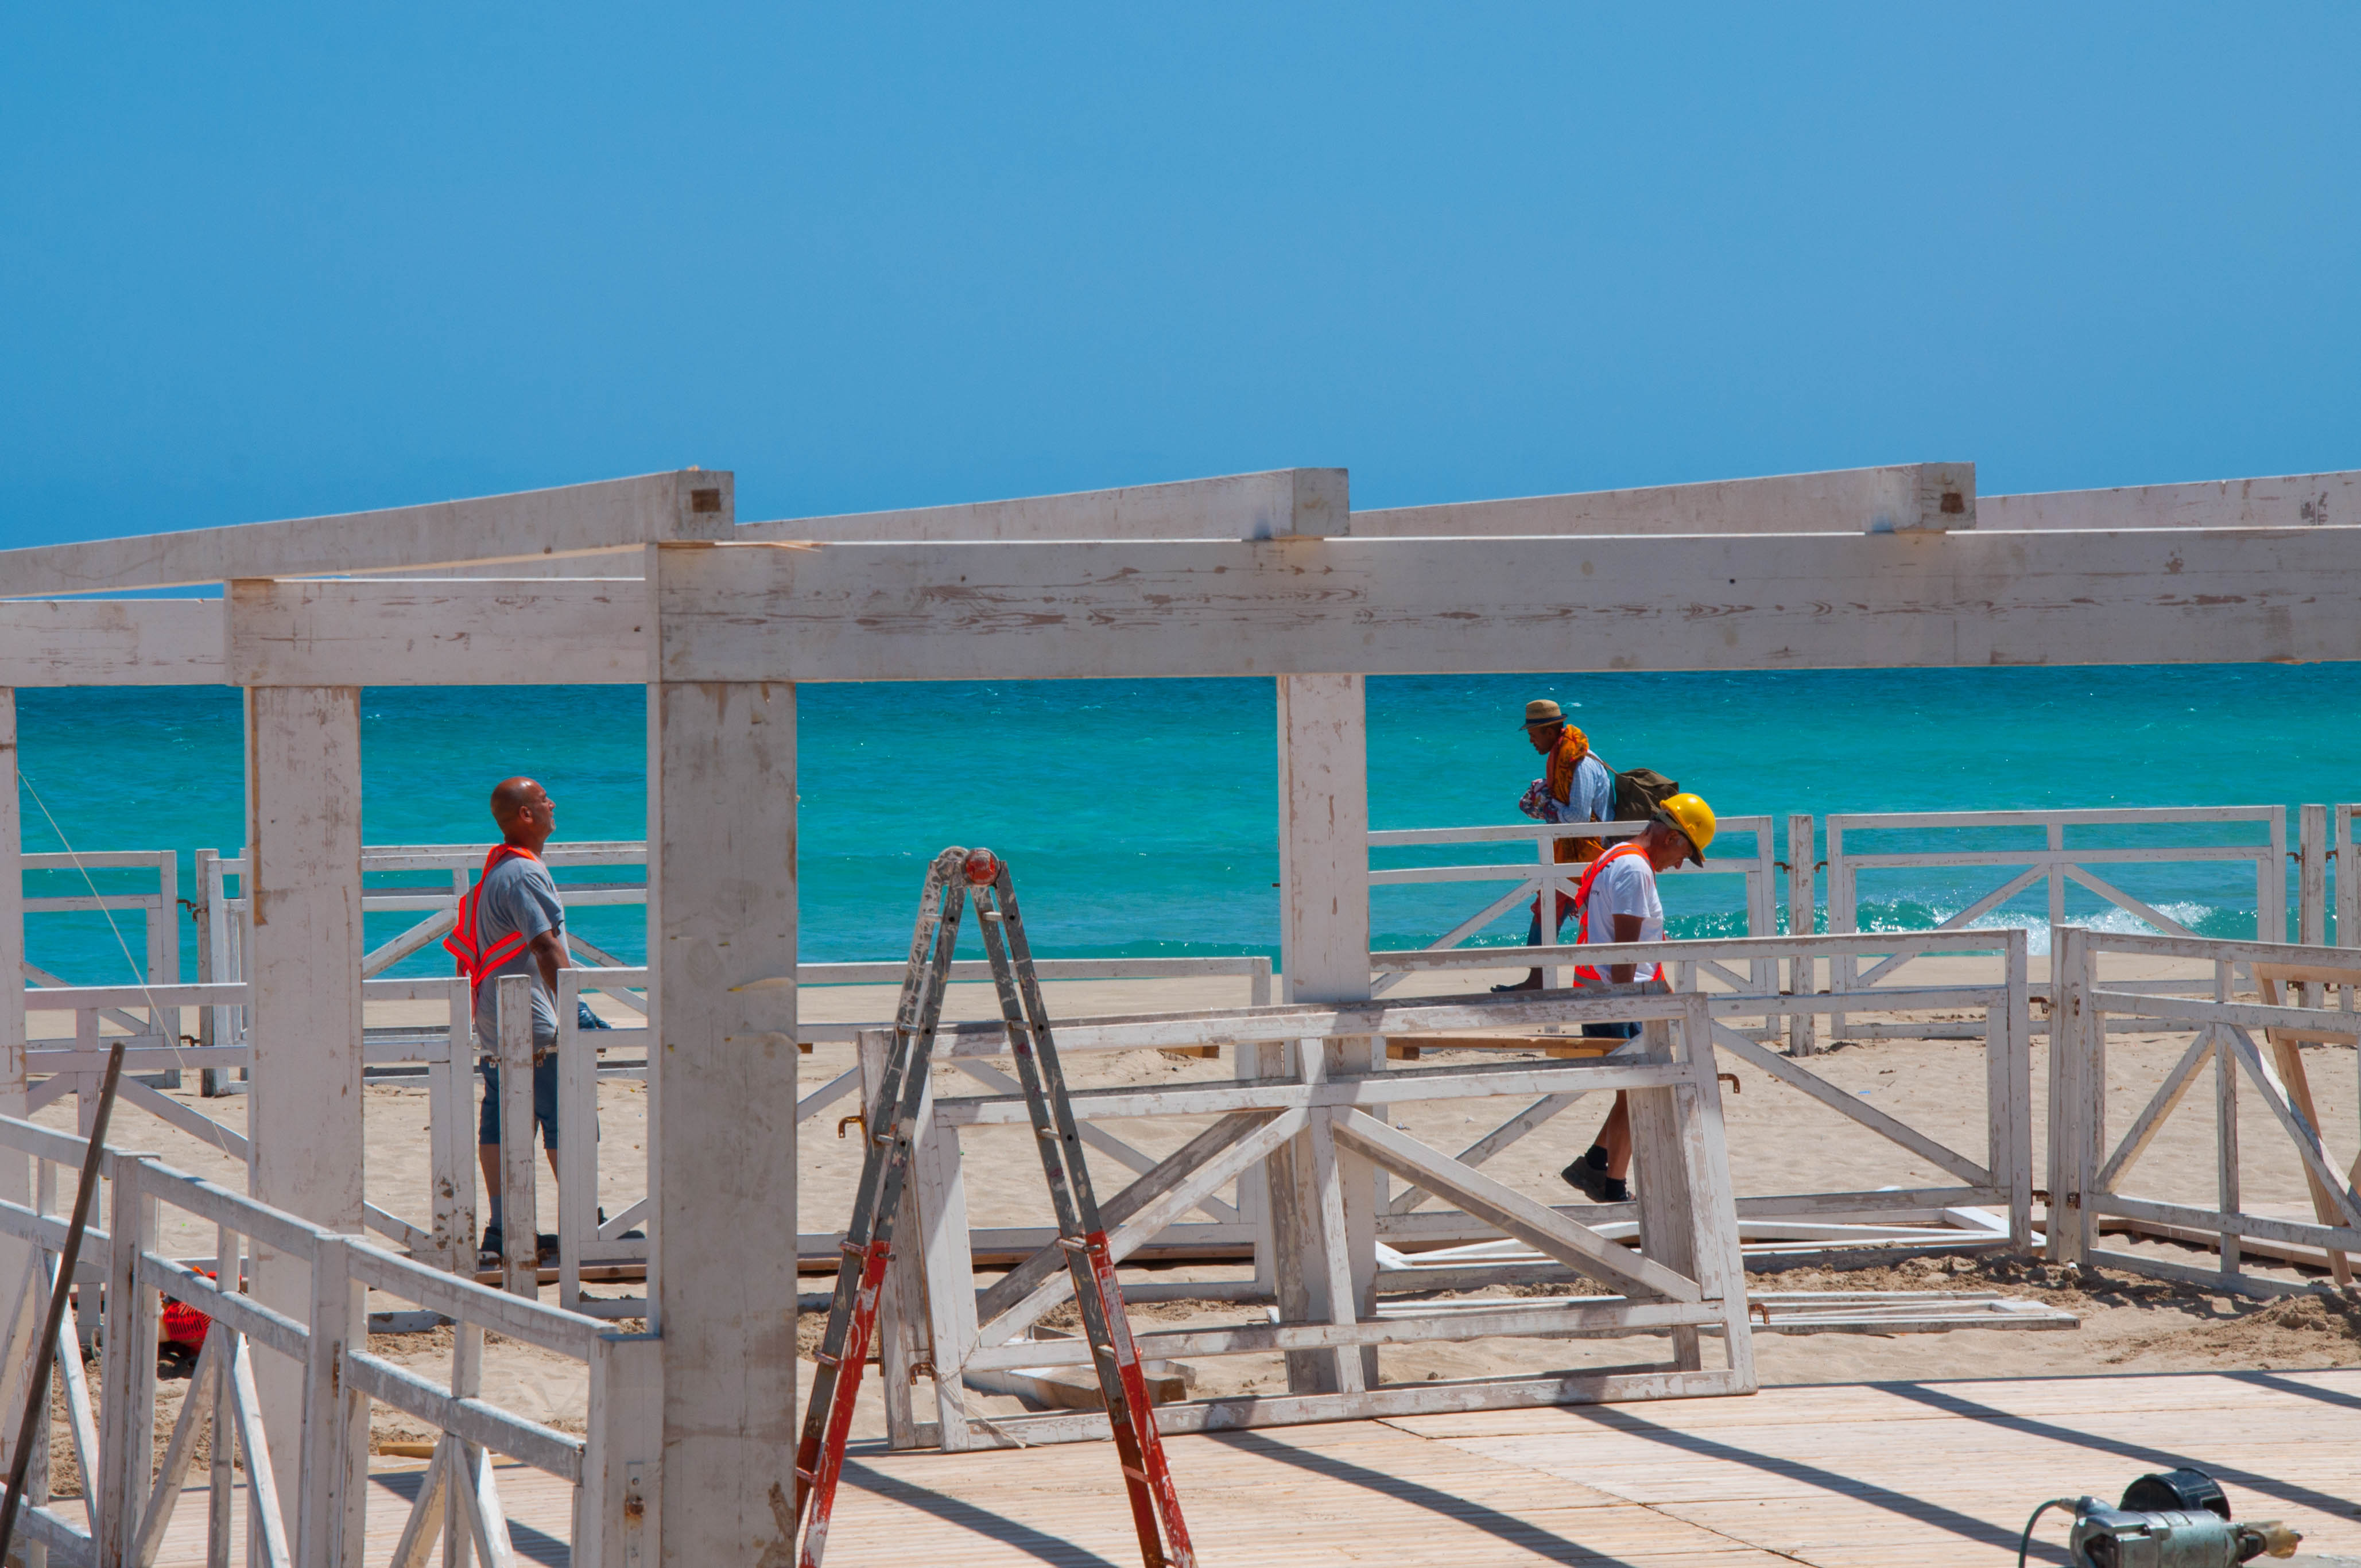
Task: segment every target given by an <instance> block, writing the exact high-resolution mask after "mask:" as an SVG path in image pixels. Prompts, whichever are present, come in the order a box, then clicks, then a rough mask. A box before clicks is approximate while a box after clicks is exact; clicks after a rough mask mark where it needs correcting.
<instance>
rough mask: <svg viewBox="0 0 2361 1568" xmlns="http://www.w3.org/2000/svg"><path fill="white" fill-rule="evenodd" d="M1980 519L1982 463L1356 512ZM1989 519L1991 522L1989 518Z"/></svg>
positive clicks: (1510, 526) (1829, 527)
mask: <svg viewBox="0 0 2361 1568" xmlns="http://www.w3.org/2000/svg"><path fill="white" fill-rule="evenodd" d="M1975 526H1976V466H1975V465H1974V464H1972V463H1904V464H1897V465H1895V466H1891V467H1884V468H1838V469H1833V470H1830V471H1828V472H1826V473H1817V474H1779V475H1774V476H1772V477H1767V478H1760V479H1716V480H1712V481H1709V482H1708V483H1704V484H1695V485H1654V486H1650V487H1648V488H1644V489H1633V490H1590V491H1586V492H1583V493H1580V494H1576V495H1565V496H1520V497H1516V498H1514V499H1505V500H1489V501H1447V502H1444V503H1443V504H1441V505H1439V506H1419V507H1388V508H1384V509H1382V510H1374V511H1356V512H1355V513H1354V514H1353V526H1352V528H1351V530H1350V531H1349V532H1351V534H1352V536H1353V537H1354V538H1356V539H1401V538H1409V537H1413V536H1416V537H1441V536H1449V537H1466V536H1469V535H1485V536H1499V535H1504V534H1521V533H1540V534H1559V535H1565V534H1586V535H1587V534H1622V533H1643V534H1667V533H1893V532H1908V531H1912V530H1930V531H1934V532H1946V531H1949V530H1951V529H1966V528H1973V527H1975ZM1987 526H1989V525H1987Z"/></svg>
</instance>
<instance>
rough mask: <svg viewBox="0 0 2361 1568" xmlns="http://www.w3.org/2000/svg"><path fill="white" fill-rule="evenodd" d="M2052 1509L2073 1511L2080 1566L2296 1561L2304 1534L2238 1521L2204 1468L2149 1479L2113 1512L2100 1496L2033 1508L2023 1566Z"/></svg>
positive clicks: (2019, 1552)
mask: <svg viewBox="0 0 2361 1568" xmlns="http://www.w3.org/2000/svg"><path fill="white" fill-rule="evenodd" d="M2051 1508H2063V1509H2067V1510H2070V1512H2072V1514H2073V1516H2074V1528H2073V1530H2072V1532H2071V1533H2070V1535H2069V1536H2068V1537H2067V1541H2066V1544H2067V1546H2068V1548H2069V1549H2070V1551H2071V1552H2073V1554H2074V1555H2073V1562H2074V1568H2236V1565H2237V1564H2238V1563H2246V1562H2249V1561H2251V1560H2252V1559H2254V1558H2257V1557H2261V1556H2263V1555H2265V1554H2266V1553H2268V1555H2270V1556H2273V1557H2292V1556H2294V1555H2295V1549H2296V1545H2297V1543H2298V1542H2300V1541H2302V1540H2303V1537H2302V1536H2301V1535H2299V1534H2297V1533H2296V1532H2295V1531H2294V1530H2290V1529H2288V1527H2287V1526H2285V1525H2283V1524H2281V1523H2279V1520H2277V1519H2267V1520H2265V1521H2264V1522H2262V1523H2260V1524H2235V1523H2233V1522H2232V1521H2231V1519H2230V1499H2229V1498H2228V1497H2226V1496H2224V1494H2223V1491H2222V1487H2221V1486H2220V1485H2219V1484H2218V1483H2217V1482H2216V1481H2215V1480H2214V1479H2213V1477H2212V1476H2211V1475H2206V1474H2205V1473H2204V1472H2203V1471H2202V1470H2167V1471H2164V1472H2162V1473H2160V1474H2158V1475H2143V1476H2141V1477H2140V1478H2139V1479H2138V1480H2136V1481H2135V1482H2133V1483H2132V1484H2131V1485H2130V1486H2126V1487H2125V1489H2124V1500H2123V1501H2122V1502H2121V1503H2120V1504H2118V1505H2117V1506H2115V1507H2114V1508H2108V1507H2107V1506H2106V1505H2105V1504H2103V1503H2102V1502H2100V1501H2099V1499H2098V1498H2096V1497H2052V1498H2050V1499H2049V1500H2048V1502H2046V1503H2044V1504H2042V1505H2041V1506H2040V1507H2039V1508H2036V1509H2034V1510H2033V1518H2032V1519H2026V1521H2025V1535H2024V1538H2023V1539H2022V1540H2020V1541H2018V1542H2017V1546H2016V1562H2017V1568H2025V1554H2026V1551H2027V1549H2029V1548H2030V1547H2031V1546H2032V1544H2033V1526H2034V1523H2035V1521H2036V1520H2038V1519H2040V1518H2041V1516H2042V1515H2043V1514H2045V1513H2048V1511H2049V1510H2050V1509H2051Z"/></svg>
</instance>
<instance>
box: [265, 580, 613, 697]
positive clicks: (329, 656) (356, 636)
mask: <svg viewBox="0 0 2361 1568" xmlns="http://www.w3.org/2000/svg"><path fill="white" fill-rule="evenodd" d="M226 602H227V604H228V617H227V632H226V645H227V652H226V655H225V658H226V663H227V667H228V670H229V678H230V680H231V682H232V683H233V684H235V685H244V686H268V685H421V686H442V685H483V684H486V683H491V684H496V685H538V684H545V683H557V684H562V685H595V684H600V683H617V684H630V685H639V684H643V683H644V682H645V681H646V680H647V678H648V648H649V642H650V639H649V638H648V636H647V634H646V624H647V620H648V594H647V587H646V585H645V583H644V582H643V581H642V580H641V579H638V578H626V579H616V578H581V579H562V578H537V579H527V580H522V581H514V580H511V581H494V582H482V581H428V582H412V581H402V580H388V579H384V578H378V579H374V580H369V581H362V582H322V581H311V582H273V581H270V580H269V579H267V578H248V579H246V580H244V581H240V582H234V583H231V584H230V585H229V594H228V598H227V601H226Z"/></svg>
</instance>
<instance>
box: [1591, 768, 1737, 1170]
mask: <svg viewBox="0 0 2361 1568" xmlns="http://www.w3.org/2000/svg"><path fill="white" fill-rule="evenodd" d="M1712 842H1713V807H1711V806H1708V805H1707V804H1706V803H1705V802H1704V801H1703V800H1702V799H1700V798H1699V797H1697V795H1686V794H1684V795H1670V796H1667V797H1666V798H1665V799H1664V800H1662V801H1660V802H1658V803H1657V806H1656V809H1655V811H1654V812H1653V814H1652V815H1651V817H1649V820H1648V827H1647V830H1646V831H1645V832H1643V833H1642V834H1641V835H1640V836H1639V837H1638V838H1636V839H1625V840H1623V842H1621V843H1620V844H1618V845H1616V846H1615V847H1614V848H1613V849H1611V850H1608V851H1607V852H1606V853H1605V854H1603V855H1601V856H1599V857H1598V859H1597V860H1596V861H1592V862H1591V863H1590V869H1589V870H1588V871H1587V872H1584V873H1583V877H1582V881H1581V883H1580V884H1579V885H1577V886H1576V888H1575V890H1574V905H1575V912H1576V915H1577V916H1579V917H1580V920H1581V924H1580V926H1579V927H1578V928H1577V929H1576V935H1575V938H1574V939H1575V944H1576V946H1577V947H1579V946H1583V945H1586V944H1587V945H1591V946H1597V945H1599V944H1602V943H1607V942H1661V941H1663V940H1664V901H1663V900H1662V899H1661V898H1659V897H1658V896H1657V895H1656V873H1657V872H1668V871H1672V870H1674V869H1675V867H1677V866H1679V865H1680V864H1681V862H1682V861H1696V862H1697V864H1698V865H1703V864H1705V851H1706V846H1707V845H1708V844H1710V843H1712ZM1574 972H1575V974H1576V976H1577V977H1578V978H1579V980H1580V981H1581V983H1582V984H1583V985H1585V986H1605V985H1630V984H1631V983H1632V982H1633V981H1639V982H1640V983H1642V984H1644V985H1647V986H1648V987H1649V988H1650V989H1651V990H1666V989H1669V985H1668V983H1667V981H1666V980H1665V977H1664V965H1662V964H1609V965H1608V966H1607V972H1606V973H1605V974H1603V975H1602V974H1601V973H1599V971H1598V969H1597V968H1596V967H1594V966H1591V965H1584V966H1583V967H1581V968H1579V969H1576V970H1575V971H1574ZM1582 1032H1583V1033H1584V1034H1586V1035H1588V1036H1592V1037H1594V1038H1605V1039H1626V1040H1628V1039H1630V1038H1631V1037H1632V1036H1635V1035H1637V1034H1638V1033H1639V1032H1640V1025H1637V1024H1585V1025H1583V1026H1582ZM1559 1174H1560V1175H1561V1176H1563V1177H1564V1178H1565V1180H1566V1181H1567V1182H1568V1183H1569V1184H1570V1185H1572V1186H1575V1187H1577V1188H1580V1189H1581V1190H1583V1192H1585V1193H1586V1194H1587V1195H1588V1196H1589V1197H1590V1199H1591V1201H1594V1202H1598V1203H1620V1202H1622V1201H1624V1200H1625V1199H1627V1198H1629V1197H1631V1184H1630V1182H1629V1179H1628V1178H1629V1177H1630V1175H1631V1109H1630V1107H1629V1106H1628V1105H1627V1104H1626V1103H1625V1102H1624V1098H1623V1095H1622V1094H1621V1093H1620V1091H1619V1092H1618V1093H1617V1094H1616V1096H1615V1109H1613V1110H1612V1111H1609V1113H1607V1121H1606V1124H1604V1125H1602V1126H1601V1127H1600V1128H1599V1129H1598V1138H1597V1140H1596V1141H1595V1142H1593V1143H1592V1144H1591V1146H1590V1149H1589V1152H1588V1153H1587V1154H1585V1155H1584V1156H1583V1157H1581V1158H1580V1159H1577V1160H1576V1161H1575V1162H1574V1163H1573V1164H1572V1165H1569V1166H1567V1167H1566V1168H1565V1170H1563V1171H1562V1172H1560V1173H1559Z"/></svg>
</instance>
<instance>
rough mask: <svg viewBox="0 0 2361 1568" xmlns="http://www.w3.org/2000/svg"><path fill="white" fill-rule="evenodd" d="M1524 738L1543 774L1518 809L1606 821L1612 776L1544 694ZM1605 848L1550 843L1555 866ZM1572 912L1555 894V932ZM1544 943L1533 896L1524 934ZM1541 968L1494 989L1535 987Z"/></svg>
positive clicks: (1592, 842) (1583, 842) (1531, 709)
mask: <svg viewBox="0 0 2361 1568" xmlns="http://www.w3.org/2000/svg"><path fill="white" fill-rule="evenodd" d="M1525 739H1526V740H1529V741H1531V742H1532V748H1533V750H1534V751H1539V752H1540V753H1541V754H1542V755H1543V757H1544V758H1545V759H1547V760H1546V761H1545V762H1543V764H1542V776H1541V777H1540V778H1537V779H1535V780H1534V781H1533V782H1532V784H1529V785H1527V786H1526V788H1525V795H1524V798H1523V799H1522V800H1520V801H1519V802H1517V809H1518V810H1520V811H1521V812H1523V813H1524V814H1525V815H1526V816H1528V817H1532V818H1533V819H1534V820H1535V821H1537V822H1605V821H1608V820H1609V819H1610V816H1609V814H1610V813H1611V811H1612V810H1613V807H1614V802H1615V774H1614V773H1612V772H1611V771H1610V770H1609V768H1608V766H1607V764H1606V763H1604V762H1600V761H1599V760H1598V757H1597V756H1596V755H1594V754H1593V753H1592V751H1591V750H1590V739H1589V737H1587V736H1586V735H1585V734H1583V732H1582V731H1581V730H1579V729H1576V728H1575V727H1574V726H1573V725H1571V724H1568V723H1567V722H1566V721H1565V709H1563V708H1561V707H1558V705H1557V704H1556V703H1555V702H1554V701H1552V700H1551V699H1550V698H1548V697H1545V696H1544V697H1536V698H1534V699H1533V700H1532V701H1531V702H1529V703H1527V704H1525ZM1605 848H1606V844H1605V842H1604V840H1602V839H1559V840H1557V842H1556V843H1555V844H1554V845H1553V846H1552V849H1553V850H1554V859H1555V861H1556V862H1557V863H1558V864H1559V865H1577V864H1584V863H1587V862H1588V861H1595V860H1597V859H1598V857H1599V854H1600V852H1601V851H1602V850H1605ZM1573 912H1574V901H1573V900H1572V899H1570V898H1568V897H1566V896H1565V894H1558V897H1557V909H1556V914H1555V917H1554V919H1553V920H1552V921H1551V930H1552V933H1553V936H1554V933H1555V931H1556V928H1557V927H1559V926H1562V925H1564V924H1565V917H1566V916H1568V915H1570V914H1572V913H1573ZM1541 944H1542V901H1541V898H1540V896H1539V895H1538V894H1536V895H1535V896H1534V898H1533V921H1532V929H1531V930H1529V931H1528V932H1527V933H1526V935H1525V946H1527V947H1529V948H1538V947H1540V946H1541ZM1541 988H1542V971H1541V970H1533V971H1532V973H1531V974H1529V975H1527V976H1526V977H1525V978H1524V979H1523V980H1522V981H1520V982H1519V983H1517V984H1515V985H1499V986H1494V987H1493V988H1492V989H1494V990H1495V991H1539V990H1540V989H1541Z"/></svg>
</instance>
